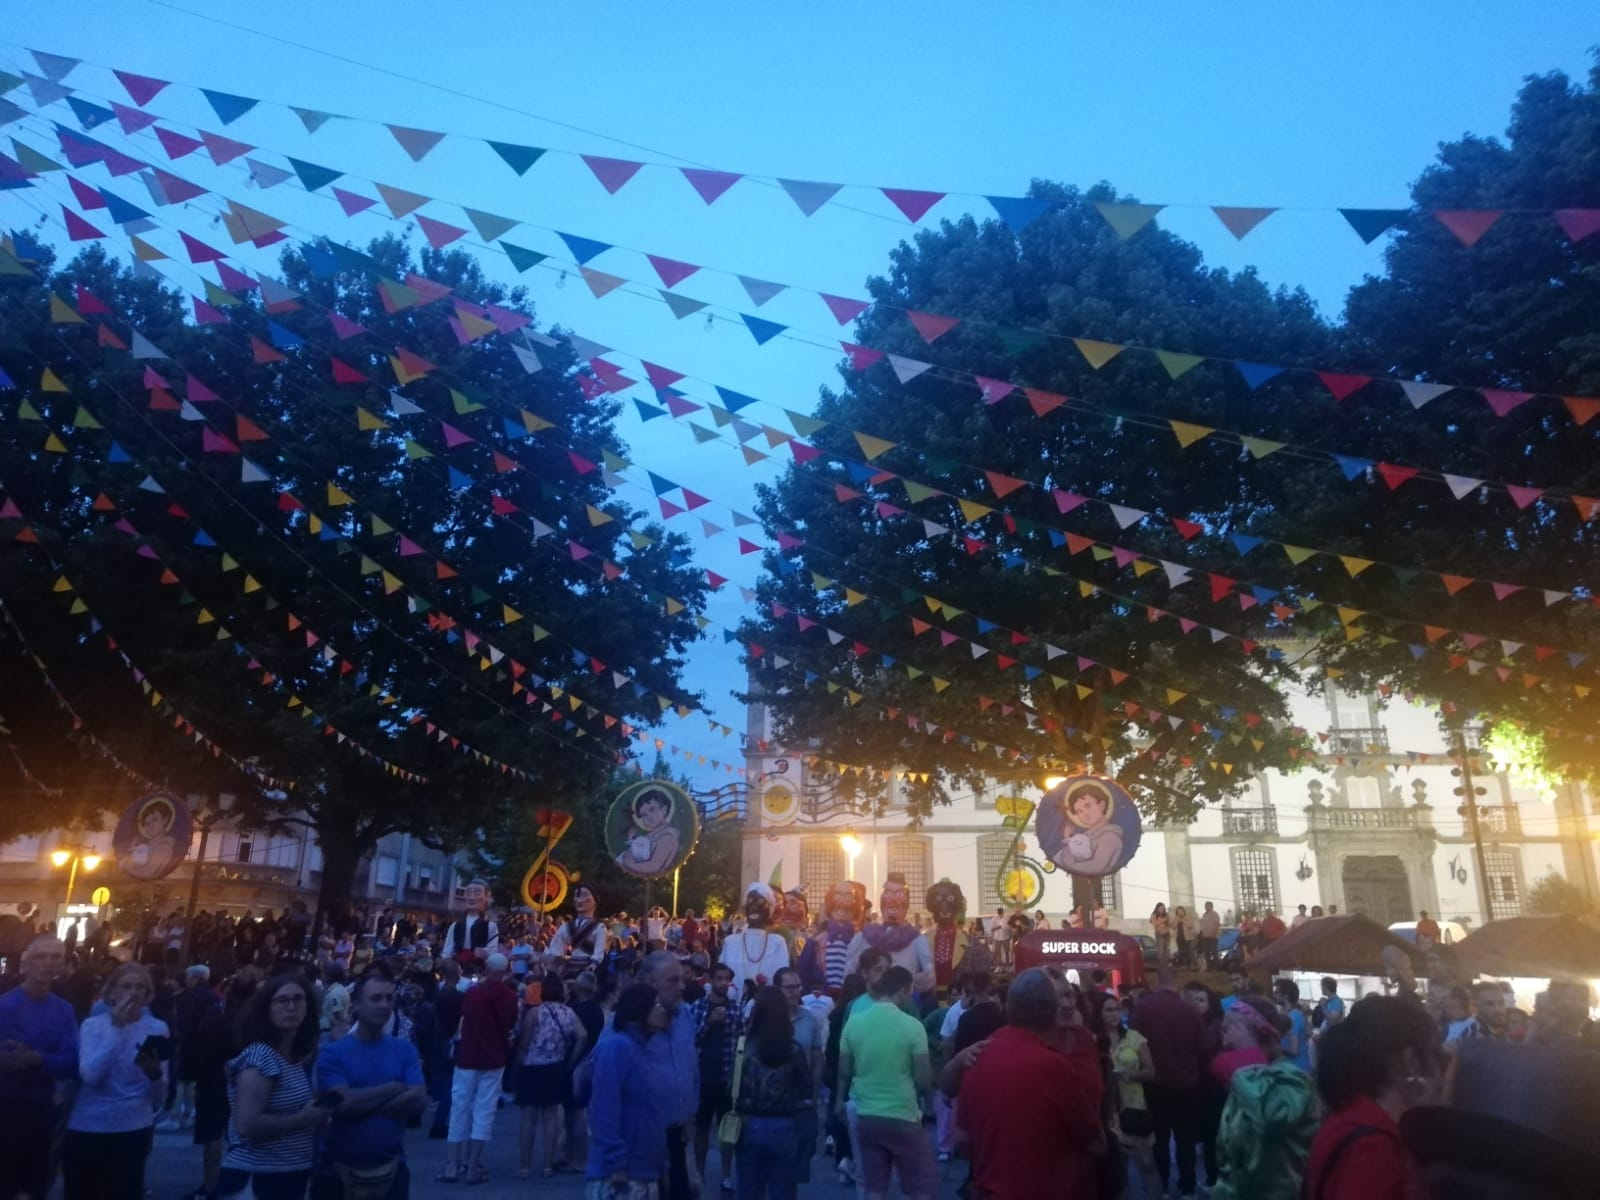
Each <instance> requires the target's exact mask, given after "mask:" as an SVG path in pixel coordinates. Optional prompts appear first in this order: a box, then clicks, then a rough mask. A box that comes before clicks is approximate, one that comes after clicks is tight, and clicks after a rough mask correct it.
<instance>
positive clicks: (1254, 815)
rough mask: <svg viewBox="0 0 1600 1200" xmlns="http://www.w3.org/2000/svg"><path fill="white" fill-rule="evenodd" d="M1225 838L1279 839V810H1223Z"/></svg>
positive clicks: (1226, 808)
mask: <svg viewBox="0 0 1600 1200" xmlns="http://www.w3.org/2000/svg"><path fill="white" fill-rule="evenodd" d="M1222 833H1223V836H1224V837H1262V836H1265V837H1277V836H1278V810H1277V809H1275V808H1228V807H1225V808H1223V810H1222Z"/></svg>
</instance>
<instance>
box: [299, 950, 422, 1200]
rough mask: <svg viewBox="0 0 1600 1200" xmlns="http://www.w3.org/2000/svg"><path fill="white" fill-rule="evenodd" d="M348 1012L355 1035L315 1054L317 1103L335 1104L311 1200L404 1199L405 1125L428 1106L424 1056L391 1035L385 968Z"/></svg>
mask: <svg viewBox="0 0 1600 1200" xmlns="http://www.w3.org/2000/svg"><path fill="white" fill-rule="evenodd" d="M350 1013H351V1018H352V1019H353V1021H354V1022H355V1024H354V1026H353V1027H352V1029H351V1030H350V1032H349V1033H348V1034H346V1035H345V1036H344V1037H342V1038H339V1039H338V1040H337V1041H334V1042H330V1043H329V1044H328V1045H327V1046H326V1047H324V1048H323V1050H322V1053H321V1054H319V1055H318V1056H317V1076H316V1079H317V1102H318V1103H319V1104H320V1103H322V1102H323V1100H324V1098H326V1099H327V1100H328V1101H329V1102H330V1103H331V1102H332V1101H334V1100H337V1102H338V1103H337V1106H336V1107H334V1110H333V1120H332V1121H330V1122H329V1123H328V1125H327V1127H326V1129H325V1130H324V1132H323V1134H322V1144H321V1146H320V1147H319V1149H318V1154H317V1161H316V1169H315V1172H314V1174H313V1175H312V1181H311V1196H312V1200H348V1198H349V1197H351V1196H361V1197H364V1198H365V1200H407V1197H408V1196H409V1194H410V1188H411V1176H410V1172H409V1171H408V1170H407V1169H406V1160H405V1122H406V1119H407V1118H408V1117H415V1116H421V1115H422V1110H423V1109H424V1108H425V1107H426V1106H427V1103H428V1095H427V1091H426V1089H425V1087H424V1085H423V1081H422V1061H421V1059H419V1058H418V1057H417V1049H416V1047H415V1046H413V1045H412V1044H411V1043H410V1042H408V1041H406V1040H405V1039H403V1038H397V1037H393V1036H391V1035H390V1034H389V1033H388V1032H387V1029H388V1026H389V1024H390V1021H391V1020H392V1019H393V1017H394V982H393V981H392V980H391V979H390V978H389V976H388V974H387V973H386V972H384V971H383V970H382V969H380V968H376V967H374V968H372V969H369V970H368V971H367V972H365V973H364V974H363V975H362V976H361V978H359V979H357V980H356V982H355V984H354V987H353V989H352V991H351V993H350Z"/></svg>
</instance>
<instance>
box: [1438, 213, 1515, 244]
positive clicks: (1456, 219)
mask: <svg viewBox="0 0 1600 1200" xmlns="http://www.w3.org/2000/svg"><path fill="white" fill-rule="evenodd" d="M1433 215H1434V216H1435V217H1436V218H1437V219H1438V221H1439V224H1441V225H1443V226H1444V227H1445V228H1446V229H1448V230H1449V231H1450V232H1451V233H1453V234H1455V236H1456V240H1457V241H1459V242H1460V243H1461V244H1462V245H1463V246H1469V247H1470V246H1475V245H1477V244H1478V239H1479V238H1481V237H1482V236H1483V235H1484V234H1486V233H1488V232H1489V227H1490V226H1491V225H1493V224H1494V223H1495V222H1496V221H1498V220H1499V219H1500V216H1501V214H1500V210H1499V209H1493V208H1490V209H1480V208H1465V209H1450V208H1441V209H1436V210H1434V214H1433Z"/></svg>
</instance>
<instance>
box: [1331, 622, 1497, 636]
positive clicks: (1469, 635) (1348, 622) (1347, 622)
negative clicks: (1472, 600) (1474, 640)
mask: <svg viewBox="0 0 1600 1200" xmlns="http://www.w3.org/2000/svg"><path fill="white" fill-rule="evenodd" d="M1347 624H1349V622H1347ZM1469 637H1470V635H1469Z"/></svg>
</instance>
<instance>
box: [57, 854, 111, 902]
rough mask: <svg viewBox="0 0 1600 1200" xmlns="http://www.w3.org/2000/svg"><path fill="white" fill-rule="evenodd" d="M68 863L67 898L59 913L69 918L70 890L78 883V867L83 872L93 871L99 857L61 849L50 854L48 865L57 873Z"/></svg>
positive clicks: (98, 861) (98, 862)
mask: <svg viewBox="0 0 1600 1200" xmlns="http://www.w3.org/2000/svg"><path fill="white" fill-rule="evenodd" d="M68 863H71V864H72V868H71V870H69V871H68V872H67V898H66V899H65V900H64V901H63V902H62V904H61V911H62V912H63V913H65V914H66V915H67V916H69V917H70V916H71V915H72V914H71V913H70V912H69V911H68V910H69V909H70V908H71V907H72V889H73V888H74V887H75V886H76V885H77V882H78V867H79V865H80V864H81V865H82V867H83V869H84V870H85V871H93V870H94V869H95V868H96V867H98V866H99V865H100V856H99V855H98V854H96V853H95V852H94V851H92V850H81V849H80V850H67V849H61V850H52V851H51V852H50V865H51V866H53V867H55V868H56V870H58V871H59V870H60V869H61V868H62V867H65V866H66V865H67V864H68Z"/></svg>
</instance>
